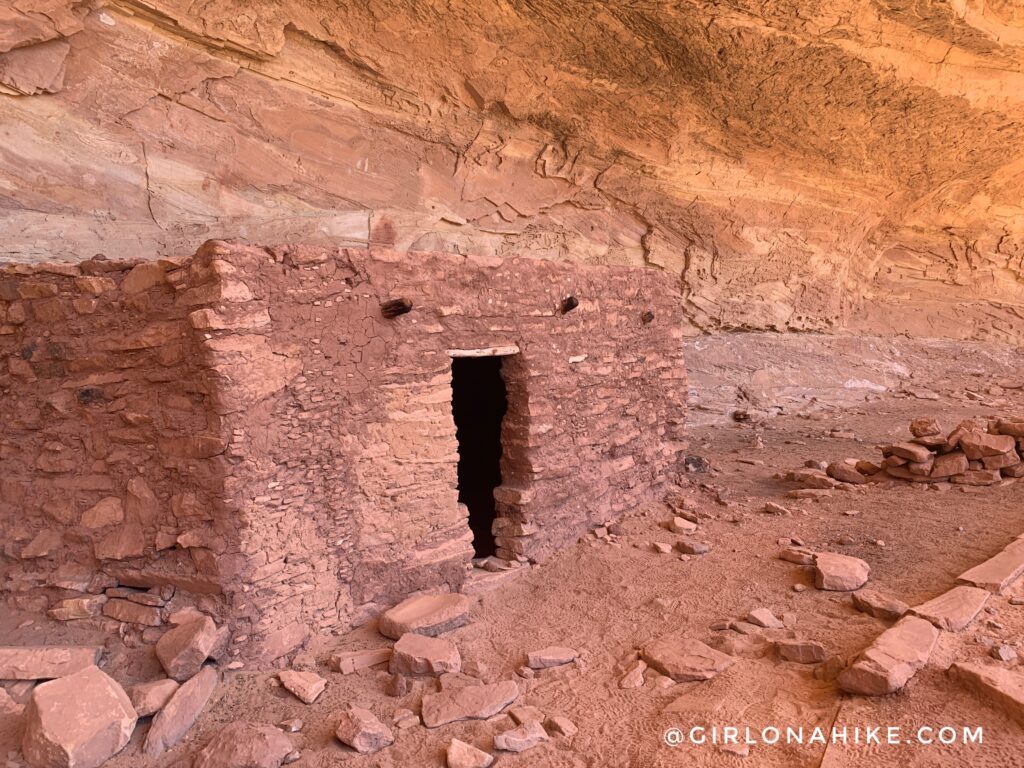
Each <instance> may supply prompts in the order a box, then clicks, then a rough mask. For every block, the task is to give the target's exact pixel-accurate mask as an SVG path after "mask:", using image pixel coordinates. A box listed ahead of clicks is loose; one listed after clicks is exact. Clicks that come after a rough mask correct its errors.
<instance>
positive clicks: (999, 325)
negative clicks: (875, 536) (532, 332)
mask: <svg viewBox="0 0 1024 768" xmlns="http://www.w3.org/2000/svg"><path fill="white" fill-rule="evenodd" d="M1022 24H1024V22H1022V20H1021V18H1020V16H1019V14H1015V13H1014V12H1013V11H1012V8H1011V7H1010V5H1009V4H1007V3H1004V2H994V1H993V0H956V2H951V3H908V2H893V1H891V0H884V1H883V0H839V1H838V2H836V1H835V0H830V1H829V2H824V1H818V0H815V1H813V2H801V3H767V2H762V1H761V0H740V1H739V2H731V3H728V4H725V3H720V2H714V1H712V0H705V1H704V2H696V3H685V4H675V5H673V4H643V3H640V4H638V3H594V2H585V1H584V0H578V1H576V2H561V1H560V2H550V1H549V0H538V1H534V0H531V2H512V3H504V2H491V0H486V1H485V2H480V1H479V0H459V1H457V2H445V3H441V2H438V0H415V2H394V1H393V0H379V2H373V3H340V2H335V1H334V0H286V1H285V2H269V0H255V1H254V2H247V3H243V4H240V3H237V2H232V1H231V0H208V1H207V2H203V3H193V2H186V0H17V2H14V3H12V4H8V5H6V6H5V8H4V9H3V10H2V11H0V134H2V139H3V140H2V148H0V172H2V176H3V178H4V180H5V181H4V183H3V184H2V185H0V217H2V220H0V230H2V234H3V237H2V239H0V258H6V259H11V260H17V261H33V260H40V259H46V260H50V259H52V258H54V257H60V258H62V259H65V260H68V261H78V260H80V259H82V258H88V257H90V256H92V255H93V254H95V253H104V254H106V255H107V256H109V257H111V258H138V257H145V258H150V257H159V256H174V255H181V254H189V253H192V252H194V250H195V249H196V248H197V247H198V245H199V243H201V242H202V241H204V240H206V239H207V238H210V237H245V238H247V239H248V240H250V241H251V242H299V241H301V242H319V243H325V244H330V245H366V244H368V243H372V244H377V245H385V246H388V247H393V248H395V249H397V250H400V251H408V250H444V251H452V252H461V253H474V254H478V255H484V256H488V255H499V256H502V255H510V254H522V253H527V252H528V253H530V254H532V255H534V256H536V257H540V258H549V259H559V260H570V261H581V262H590V263H619V264H633V265H641V264H646V265H650V266H654V267H656V268H660V269H664V270H666V271H667V272H668V273H669V274H670V275H671V276H672V277H673V278H674V279H677V280H678V282H679V286H680V291H681V293H682V296H683V306H684V309H685V312H686V316H687V320H688V322H689V324H690V332H691V333H698V332H700V331H710V332H714V331H723V330H727V331H735V330H756V331H765V330H767V331H800V332H821V333H828V334H877V335H882V336H893V335H898V334H908V335H911V336H917V337H945V338H953V339H973V340H982V341H1003V342H1009V343H1016V342H1019V340H1020V338H1021V335H1022V329H1024V317H1022V314H1024V313H1022V305H1024V296H1022V294H1024V290H1022V288H1024V283H1022V279H1024V278H1022V276H1024V265H1022V259H1024V240H1022V235H1024V206H1022V202H1021V201H1022V199H1024V194H1022V190H1024V170H1022V169H1024V165H1022V163H1024V160H1022V157H1024V156H1022V154H1021V153H1022V150H1021V147H1022V146H1024V122H1022V117H1024V96H1022V94H1024V72H1022V45H1024V26H1022Z"/></svg>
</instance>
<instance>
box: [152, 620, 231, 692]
mask: <svg viewBox="0 0 1024 768" xmlns="http://www.w3.org/2000/svg"><path fill="white" fill-rule="evenodd" d="M217 640H218V635H217V625H216V624H214V622H213V619H211V618H210V617H209V616H203V617H202V618H201V619H196V620H194V621H190V622H187V623H185V624H181V625H179V626H177V627H175V628H174V629H171V630H168V631H167V632H165V633H164V634H163V636H162V637H161V638H160V639H159V640H158V641H157V644H156V656H157V658H158V659H159V660H160V664H161V665H162V666H163V668H164V671H165V672H167V675H168V677H171V678H173V679H175V680H177V681H178V682H184V681H186V680H188V679H189V678H190V677H192V676H193V675H194V674H196V673H197V672H199V670H200V668H201V667H202V666H203V662H204V661H206V659H208V658H209V656H210V654H211V653H212V652H213V650H214V648H215V647H216V645H217Z"/></svg>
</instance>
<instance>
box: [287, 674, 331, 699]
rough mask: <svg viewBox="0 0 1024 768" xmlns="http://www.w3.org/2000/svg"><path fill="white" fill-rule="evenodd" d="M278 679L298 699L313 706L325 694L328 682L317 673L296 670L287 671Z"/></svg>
mask: <svg viewBox="0 0 1024 768" xmlns="http://www.w3.org/2000/svg"><path fill="white" fill-rule="evenodd" d="M277 679H278V680H280V681H281V685H283V686H284V687H285V689H286V690H288V691H290V692H291V693H293V694H294V695H295V696H296V698H298V699H299V700H300V701H302V702H303V703H305V704H312V703H313V702H314V701H316V700H317V697H318V696H319V695H320V694H321V693H323V692H324V688H326V687H327V681H326V680H324V679H323V678H322V677H320V675H318V674H317V673H316V672H302V671H299V670H295V669H285V670H282V671H280V672H278V673H277Z"/></svg>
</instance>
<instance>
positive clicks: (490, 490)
mask: <svg viewBox="0 0 1024 768" xmlns="http://www.w3.org/2000/svg"><path fill="white" fill-rule="evenodd" d="M506 395H507V393H506V390H505V382H504V380H502V378H501V358H500V357H456V358H453V359H452V415H453V416H454V417H455V437H456V438H457V439H458V441H459V501H460V502H462V503H463V504H465V505H466V507H468V508H469V527H470V528H471V529H472V531H473V549H474V551H475V552H476V556H477V557H489V556H490V555H493V554H494V552H495V545H494V534H493V533H492V532H491V524H492V523H493V522H494V516H495V512H496V510H495V506H494V489H495V488H497V487H498V486H499V485H501V420H502V418H504V416H505V411H506V409H507V408H508V400H507V397H506Z"/></svg>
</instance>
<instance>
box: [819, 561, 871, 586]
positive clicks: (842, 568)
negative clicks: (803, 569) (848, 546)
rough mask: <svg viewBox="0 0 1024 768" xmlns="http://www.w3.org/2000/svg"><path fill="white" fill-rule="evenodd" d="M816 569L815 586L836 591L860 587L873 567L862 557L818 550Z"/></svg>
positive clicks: (865, 581)
mask: <svg viewBox="0 0 1024 768" xmlns="http://www.w3.org/2000/svg"><path fill="white" fill-rule="evenodd" d="M814 569H815V570H814V586H816V587H817V588H818V589H826V590H830V591H834V592H851V591H853V590H855V589H860V588H861V587H863V586H864V585H865V584H866V583H867V581H868V575H869V574H870V573H871V567H870V566H869V565H868V564H867V563H865V562H864V561H863V560H861V559H860V558H857V557H851V556H849V555H838V554H835V553H834V552H818V553H817V554H816V555H815V556H814Z"/></svg>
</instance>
